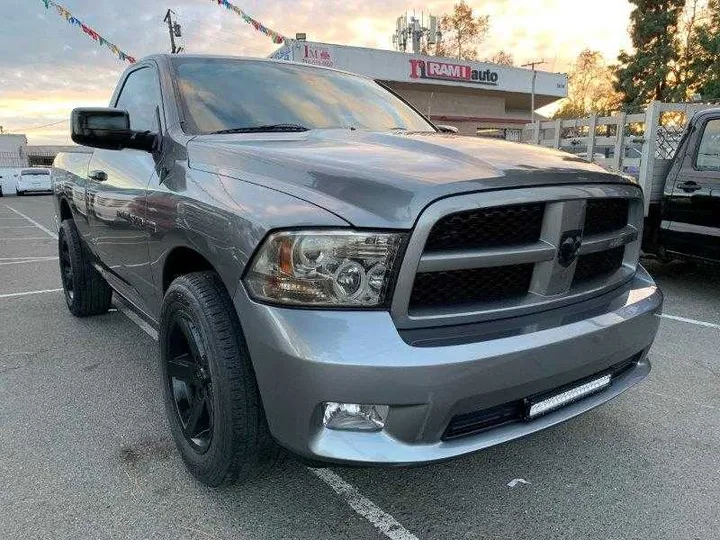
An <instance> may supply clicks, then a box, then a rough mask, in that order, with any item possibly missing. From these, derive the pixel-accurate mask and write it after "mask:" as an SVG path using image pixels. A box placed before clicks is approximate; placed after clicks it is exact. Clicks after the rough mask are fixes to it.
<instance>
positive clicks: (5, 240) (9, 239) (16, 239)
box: [0, 236, 57, 242]
mask: <svg viewBox="0 0 720 540" xmlns="http://www.w3.org/2000/svg"><path fill="white" fill-rule="evenodd" d="M0 240H2V241H3V242H8V241H10V242H12V241H15V242H17V241H20V240H45V241H46V242H49V241H50V240H52V238H48V237H47V236H26V237H24V238H18V237H14V236H13V237H8V238H0ZM56 240H57V239H56Z"/></svg>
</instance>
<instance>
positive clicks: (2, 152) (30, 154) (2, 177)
mask: <svg viewBox="0 0 720 540" xmlns="http://www.w3.org/2000/svg"><path fill="white" fill-rule="evenodd" d="M60 152H92V149H90V148H87V147H85V146H78V145H67V146H60V145H42V146H41V145H29V144H28V140H27V136H25V135H15V134H0V186H2V189H3V192H4V193H10V192H11V191H12V190H13V189H14V187H13V186H14V185H15V179H16V178H17V176H18V174H20V170H21V169H26V168H28V167H51V166H52V164H53V161H54V160H55V156H57V155H58V154H59V153H60Z"/></svg>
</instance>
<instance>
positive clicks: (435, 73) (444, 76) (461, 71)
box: [410, 59, 499, 86]
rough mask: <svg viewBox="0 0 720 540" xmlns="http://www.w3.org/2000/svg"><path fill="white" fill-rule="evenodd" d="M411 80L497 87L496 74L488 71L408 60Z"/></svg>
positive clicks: (461, 65) (430, 61)
mask: <svg viewBox="0 0 720 540" xmlns="http://www.w3.org/2000/svg"><path fill="white" fill-rule="evenodd" d="M410 77H411V78H412V79H439V80H443V81H460V82H469V83H475V84H485V85H489V86H497V84H498V78H499V76H498V73H497V71H492V70H490V69H486V70H482V71H481V70H477V69H473V68H472V67H470V66H468V65H467V64H449V63H447V62H436V61H434V60H416V59H413V60H410Z"/></svg>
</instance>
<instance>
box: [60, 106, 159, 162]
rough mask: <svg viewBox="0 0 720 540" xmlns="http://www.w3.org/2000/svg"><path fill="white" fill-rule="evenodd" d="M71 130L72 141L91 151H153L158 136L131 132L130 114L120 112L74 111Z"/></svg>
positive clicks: (102, 110) (106, 109)
mask: <svg viewBox="0 0 720 540" xmlns="http://www.w3.org/2000/svg"><path fill="white" fill-rule="evenodd" d="M70 129H71V138H72V140H73V142H75V143H77V144H82V145H85V146H90V147H92V148H104V149H106V150H122V149H124V148H133V149H135V150H144V151H146V152H152V151H154V150H155V148H156V147H157V140H158V135H157V134H156V133H152V132H150V131H133V130H131V129H130V115H129V114H128V113H127V111H123V110H120V109H110V108H95V107H93V108H80V109H74V110H73V111H72V114H71V115H70Z"/></svg>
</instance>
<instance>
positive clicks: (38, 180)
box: [15, 168, 52, 195]
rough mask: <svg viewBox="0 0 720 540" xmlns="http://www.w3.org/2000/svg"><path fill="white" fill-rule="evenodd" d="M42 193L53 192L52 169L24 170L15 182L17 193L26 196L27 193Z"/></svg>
mask: <svg viewBox="0 0 720 540" xmlns="http://www.w3.org/2000/svg"><path fill="white" fill-rule="evenodd" d="M41 192H45V193H51V192H52V181H51V180H50V169H41V168H34V169H23V170H22V171H21V172H20V176H18V179H17V181H16V182H15V193H17V194H18V195H25V194H26V193H41Z"/></svg>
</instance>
